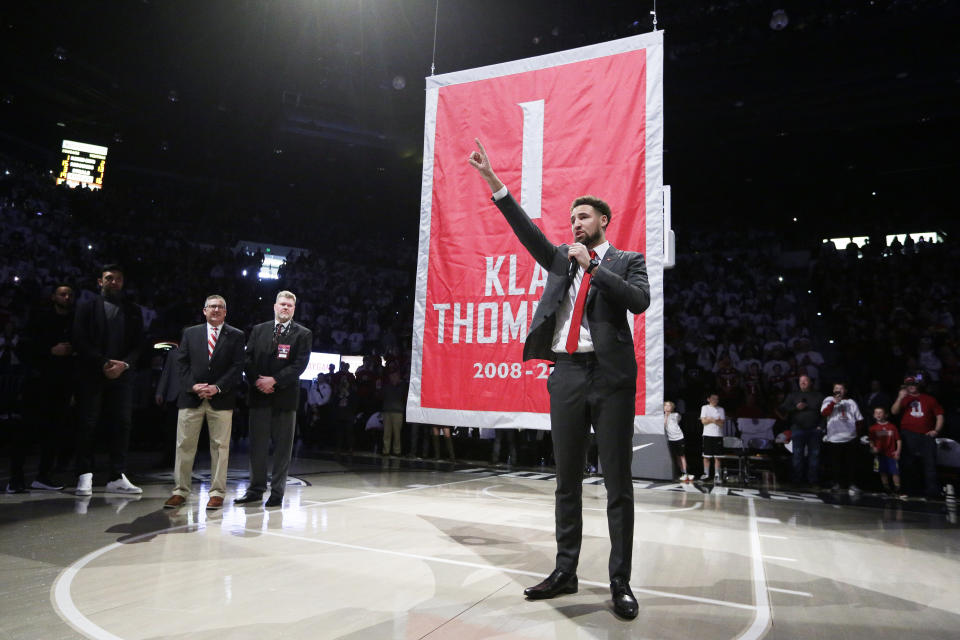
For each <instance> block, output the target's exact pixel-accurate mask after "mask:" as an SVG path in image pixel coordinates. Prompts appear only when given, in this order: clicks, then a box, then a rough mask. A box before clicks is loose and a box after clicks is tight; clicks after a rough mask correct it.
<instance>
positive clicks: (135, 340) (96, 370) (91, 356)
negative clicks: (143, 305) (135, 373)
mask: <svg viewBox="0 0 960 640" xmlns="http://www.w3.org/2000/svg"><path fill="white" fill-rule="evenodd" d="M120 312H121V313H122V314H123V317H124V321H123V323H124V327H123V338H122V340H121V345H122V346H121V353H120V354H116V355H115V356H114V357H113V359H114V360H123V361H124V362H126V363H127V364H129V365H130V366H131V367H135V366H136V365H137V361H138V360H140V354H141V353H142V352H143V346H144V340H145V336H144V333H143V315H142V314H141V313H140V307H139V306H137V305H135V304H134V303H132V302H128V301H126V300H125V301H123V302H121V304H120ZM107 339H108V336H107V314H106V311H105V310H104V306H103V296H96V297H95V298H93V299H92V300H88V301H87V302H83V303H80V304H78V305H77V312H76V315H75V316H74V319H73V348H74V350H75V351H76V352H77V355H79V356H80V362H79V366H80V370H81V372H83V373H84V374H85V375H84V376H83V377H84V379H85V380H88V381H91V382H92V381H93V379H99V380H106V378H105V377H104V376H103V365H105V364H106V363H107V360H110V359H111V358H110V356H109V355H108V354H107ZM129 373H130V371H127V372H125V373H124V374H123V375H122V376H121V378H122V377H125V376H127V375H128V374H129ZM93 374H96V376H95V377H94V376H93Z"/></svg>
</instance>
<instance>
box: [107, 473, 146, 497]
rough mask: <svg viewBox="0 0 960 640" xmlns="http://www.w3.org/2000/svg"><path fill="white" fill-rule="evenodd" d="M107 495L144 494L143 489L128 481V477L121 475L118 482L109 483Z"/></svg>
mask: <svg viewBox="0 0 960 640" xmlns="http://www.w3.org/2000/svg"><path fill="white" fill-rule="evenodd" d="M107 493H143V489H141V488H140V487H138V486H136V485H135V484H133V483H132V482H130V481H129V480H127V476H126V475H124V474H122V473H121V474H120V477H119V478H118V479H117V480H111V481H110V482H108V483H107Z"/></svg>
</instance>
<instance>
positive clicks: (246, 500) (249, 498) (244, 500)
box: [233, 493, 263, 504]
mask: <svg viewBox="0 0 960 640" xmlns="http://www.w3.org/2000/svg"><path fill="white" fill-rule="evenodd" d="M261 500H263V496H258V495H257V494H255V493H245V494H243V497H240V498H237V499H236V500H234V501H233V504H250V503H251V502H260V501H261Z"/></svg>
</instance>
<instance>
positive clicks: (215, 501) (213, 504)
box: [207, 496, 223, 509]
mask: <svg viewBox="0 0 960 640" xmlns="http://www.w3.org/2000/svg"><path fill="white" fill-rule="evenodd" d="M222 508H223V498H221V497H220V496H211V497H210V499H209V500H207V509H222Z"/></svg>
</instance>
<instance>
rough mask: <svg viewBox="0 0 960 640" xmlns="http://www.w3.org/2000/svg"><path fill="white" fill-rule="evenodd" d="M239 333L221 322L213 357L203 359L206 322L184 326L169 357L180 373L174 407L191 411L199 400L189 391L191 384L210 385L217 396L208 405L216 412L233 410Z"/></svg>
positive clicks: (241, 344)
mask: <svg viewBox="0 0 960 640" xmlns="http://www.w3.org/2000/svg"><path fill="white" fill-rule="evenodd" d="M245 343H246V340H245V336H244V335H243V331H241V330H240V329H237V328H236V327H231V326H230V325H228V324H227V323H223V325H222V326H221V327H220V336H219V337H218V338H217V346H216V347H214V349H213V357H212V358H211V357H208V356H207V323H206V322H204V323H203V324H198V325H194V326H192V327H187V328H186V329H184V331H183V337H182V338H181V339H180V348H179V349H177V351H176V353H175V354H171V355H173V357H175V358H176V359H177V370H178V371H179V374H180V393H179V394H178V396H177V406H178V407H179V408H181V409H195V408H196V407H199V406H200V404H201V403H202V402H203V400H201V399H200V396H198V395H197V394H195V393H194V392H193V385H195V384H199V383H206V384H214V385H216V386H218V387H220V393H217V394H216V395H214V396H213V397H212V398H210V406H211V407H213V408H214V409H216V410H217V411H222V410H224V409H233V408H234V407H235V406H236V404H237V387H238V386H239V384H240V381H241V379H242V376H243V350H244V347H245Z"/></svg>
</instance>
